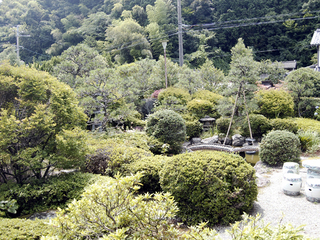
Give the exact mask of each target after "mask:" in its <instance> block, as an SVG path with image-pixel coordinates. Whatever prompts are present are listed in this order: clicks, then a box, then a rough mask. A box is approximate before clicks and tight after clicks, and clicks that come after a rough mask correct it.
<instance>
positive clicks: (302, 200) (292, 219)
mask: <svg viewBox="0 0 320 240" xmlns="http://www.w3.org/2000/svg"><path fill="white" fill-rule="evenodd" d="M299 174H300V176H301V178H302V188H301V191H300V195H298V196H288V195H286V194H284V193H283V191H282V186H281V183H282V178H283V174H282V169H273V168H269V169H268V171H266V172H265V173H262V174H261V175H260V176H263V177H265V179H267V180H268V182H269V181H270V182H269V183H267V184H266V185H265V186H264V187H259V193H258V199H257V201H256V202H255V203H254V207H253V209H252V212H251V213H250V215H255V214H257V213H259V214H260V215H261V219H263V220H264V222H265V223H271V224H272V225H275V226H276V225H277V224H279V222H280V221H281V223H291V224H292V225H293V226H301V225H304V231H303V233H304V234H305V236H307V237H310V238H311V239H320V203H312V202H309V201H308V200H307V199H306V196H305V189H304V188H305V182H306V175H307V169H306V168H300V173H299ZM226 229H229V228H228V227H217V228H216V230H217V231H218V232H219V233H220V234H221V237H222V238H223V239H230V236H229V234H227V233H226V232H225V231H226Z"/></svg>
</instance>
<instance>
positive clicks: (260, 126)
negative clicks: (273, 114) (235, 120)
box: [241, 114, 271, 138]
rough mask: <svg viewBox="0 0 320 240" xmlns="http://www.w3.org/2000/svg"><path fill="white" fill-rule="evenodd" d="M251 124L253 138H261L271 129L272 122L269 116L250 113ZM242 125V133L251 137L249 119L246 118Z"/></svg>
mask: <svg viewBox="0 0 320 240" xmlns="http://www.w3.org/2000/svg"><path fill="white" fill-rule="evenodd" d="M249 120H250V126H251V131H252V137H253V138H261V137H262V136H263V135H264V134H266V133H267V132H268V131H270V130H271V126H270V122H269V120H268V118H266V117H265V116H263V115H260V114H250V115H249ZM241 123H242V125H241V135H243V136H246V137H249V136H250V131H249V125H248V119H247V118H244V119H243V120H242V122H241Z"/></svg>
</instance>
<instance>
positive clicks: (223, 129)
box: [216, 117, 235, 134]
mask: <svg viewBox="0 0 320 240" xmlns="http://www.w3.org/2000/svg"><path fill="white" fill-rule="evenodd" d="M230 121H231V118H224V117H221V118H219V119H217V120H216V125H217V131H218V133H223V134H227V132H228V128H229V125H230ZM234 123H235V122H234V120H233V121H232V123H231V129H230V132H229V134H232V133H233V131H234V129H235V125H234Z"/></svg>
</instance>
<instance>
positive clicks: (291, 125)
mask: <svg viewBox="0 0 320 240" xmlns="http://www.w3.org/2000/svg"><path fill="white" fill-rule="evenodd" d="M270 124H271V126H272V130H287V131H289V132H292V133H294V134H296V133H297V132H298V129H299V128H298V124H297V123H296V122H295V121H294V120H293V119H291V118H275V119H271V120H270Z"/></svg>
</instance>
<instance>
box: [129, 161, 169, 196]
mask: <svg viewBox="0 0 320 240" xmlns="http://www.w3.org/2000/svg"><path fill="white" fill-rule="evenodd" d="M167 158H168V157H166V156H162V155H156V156H152V157H145V158H142V159H140V160H138V161H135V162H133V163H131V164H129V165H127V169H126V171H127V174H136V173H138V172H142V173H143V176H142V177H141V178H140V182H141V184H142V186H141V188H140V189H139V192H140V193H146V192H149V193H155V192H161V191H162V190H161V186H160V179H159V172H160V170H161V169H162V166H163V165H164V163H165V162H166V161H167Z"/></svg>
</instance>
